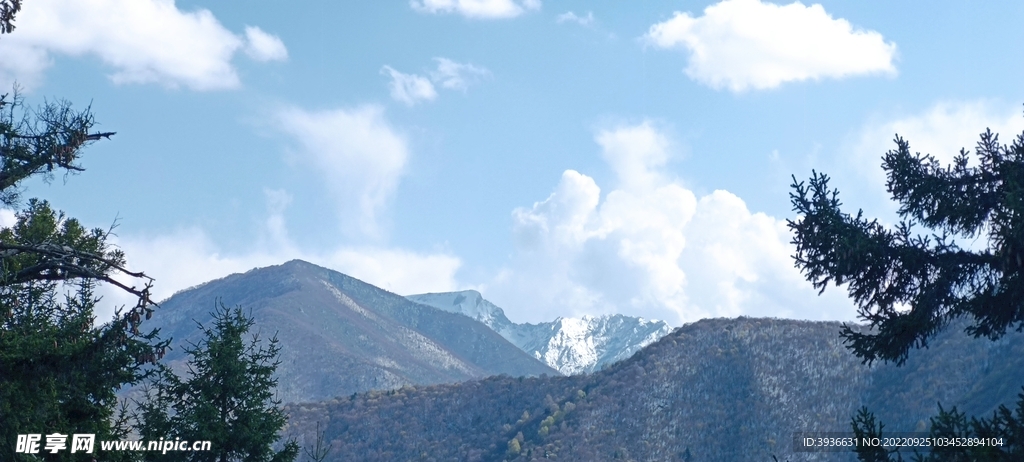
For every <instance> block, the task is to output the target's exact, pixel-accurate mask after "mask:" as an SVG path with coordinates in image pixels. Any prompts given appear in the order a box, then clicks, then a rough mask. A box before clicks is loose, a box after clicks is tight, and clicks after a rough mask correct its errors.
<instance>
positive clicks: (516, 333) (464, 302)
mask: <svg viewBox="0 0 1024 462" xmlns="http://www.w3.org/2000/svg"><path fill="white" fill-rule="evenodd" d="M406 298H407V299H409V300H411V301H413V302H416V303H420V304H423V305H428V306H432V307H435V308H439V309H442V310H445V311H449V312H452V313H459V314H463V315H465V316H468V317H470V318H473V319H475V320H477V321H480V322H481V323H483V324H485V325H487V326H488V327H490V328H491V329H493V330H494V331H495V332H497V333H498V334H499V335H501V336H502V337H505V339H506V340H508V341H509V342H510V343H512V344H513V345H515V346H517V347H519V348H520V349H522V350H523V351H525V352H527V353H529V354H531V355H533V356H534V357H535V358H537V359H539V360H541V361H542V362H544V363H545V364H547V365H548V366H550V367H552V368H554V369H556V370H558V371H559V372H561V373H563V374H565V375H575V374H581V373H587V372H593V371H595V370H600V369H601V368H603V367H604V366H607V365H610V364H613V363H615V362H617V361H621V360H623V359H626V358H629V357H630V356H632V355H633V353H636V352H637V351H638V350H640V349H641V348H643V347H645V346H647V345H649V344H651V343H653V342H654V341H656V340H658V339H660V338H661V337H663V336H665V335H667V334H668V333H669V332H671V331H672V327H671V326H669V325H668V324H667V323H665V322H664V321H658V320H646V319H643V318H635V317H632V316H624V315H621V314H616V315H604V316H583V317H581V318H562V317H559V318H556V319H555V320H554V321H551V322H542V323H539V324H517V323H514V322H512V321H510V320H509V319H508V318H507V317H506V316H505V311H504V310H502V309H501V308H499V307H498V306H496V305H494V304H493V303H491V302H489V301H487V300H485V299H484V298H483V296H481V295H480V293H479V292H477V291H475V290H465V291H461V292H444V293H435V294H418V295H409V296H408V297H406Z"/></svg>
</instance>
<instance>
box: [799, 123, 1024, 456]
mask: <svg viewBox="0 0 1024 462" xmlns="http://www.w3.org/2000/svg"><path fill="white" fill-rule="evenodd" d="M894 141H895V143H896V149H894V150H891V151H889V152H887V153H886V154H885V156H884V157H883V163H882V168H883V169H884V170H885V173H886V177H887V182H886V187H887V189H888V192H889V194H890V195H891V197H892V199H893V200H895V201H897V202H898V203H899V204H900V207H899V210H898V213H899V216H900V218H901V221H900V223H899V224H897V225H896V227H895V229H887V228H885V227H884V226H883V225H881V224H880V223H879V222H878V220H870V221H869V220H868V219H866V218H864V217H863V213H862V212H860V211H858V212H857V214H856V215H855V216H851V215H849V214H846V213H843V212H842V211H841V210H840V206H841V205H842V204H841V202H840V201H839V192H838V191H837V190H835V189H830V188H829V185H828V181H829V178H828V176H826V175H824V174H819V173H817V172H814V173H813V174H812V176H811V178H810V180H809V181H808V182H807V183H804V182H797V181H796V179H795V178H794V179H793V184H792V188H793V190H794V191H793V192H792V193H791V194H790V198H791V201H792V204H793V208H794V210H795V211H796V212H797V213H798V215H799V217H798V218H797V219H796V220H792V221H789V227H790V229H791V230H792V231H793V233H794V239H793V243H794V244H795V245H796V249H797V251H796V255H795V256H794V258H795V260H796V265H797V267H799V268H800V269H801V270H802V271H803V272H804V274H805V276H806V277H807V279H808V280H809V281H810V282H812V283H813V284H814V287H815V288H818V289H820V290H821V291H824V290H825V288H826V287H827V285H828V284H829V283H830V282H831V283H834V284H835V285H837V286H839V285H842V284H846V285H847V290H848V292H849V294H850V297H851V298H852V299H853V301H854V302H855V303H856V304H857V307H858V313H859V315H860V316H861V318H862V319H864V320H865V321H867V322H868V323H869V324H870V326H871V328H872V329H871V330H869V331H865V330H862V329H855V328H852V327H850V326H844V329H843V330H842V332H841V335H842V336H843V338H844V339H845V341H846V344H847V347H848V348H850V349H851V350H852V351H853V352H854V353H855V354H856V355H857V356H858V357H859V358H861V359H862V360H863V361H864V362H866V363H868V364H870V363H872V362H873V361H875V360H882V361H883V362H890V361H892V362H895V363H896V364H897V365H901V364H903V363H904V361H906V359H907V355H908V353H909V351H910V350H911V349H914V348H921V347H927V346H928V341H929V340H930V339H932V338H933V337H934V336H935V335H936V334H937V333H938V332H939V331H941V330H942V329H943V328H945V327H946V326H947V325H949V323H951V322H952V321H954V320H959V319H963V320H966V321H967V322H968V324H967V327H966V332H967V333H968V334H970V335H972V336H974V337H975V338H979V337H985V338H988V339H991V340H997V339H999V338H1001V337H1002V336H1003V335H1005V334H1006V332H1007V331H1008V330H1017V331H1021V330H1022V329H1024V134H1022V135H1020V136H1018V137H1017V138H1016V139H1015V140H1014V141H1013V142H1012V143H1011V144H1009V145H1006V144H1000V142H999V137H998V135H996V134H993V133H992V132H991V131H989V130H986V131H985V132H984V133H982V134H981V140H980V141H979V142H978V144H977V148H976V150H975V154H976V157H977V162H976V164H974V165H972V164H971V163H970V162H969V160H970V156H969V153H968V152H967V151H965V150H963V149H961V150H960V153H959V154H958V155H957V156H955V158H954V160H953V163H952V165H948V166H943V165H941V164H940V163H939V161H938V160H937V159H936V158H935V157H933V156H931V155H921V154H911V151H910V144H909V143H908V142H907V141H906V140H904V139H903V138H901V137H899V136H898V135H897V136H896V138H895V140H894ZM921 227H923V228H926V229H927V230H928V234H929V235H922V234H921V233H920V232H919V229H920V228H921ZM957 238H960V239H972V240H976V241H977V242H982V243H985V244H987V245H986V246H985V247H984V248H983V249H981V250H968V249H965V248H963V247H960V246H959V245H958V244H957V243H956V239H957ZM1020 398H1021V401H1020V403H1019V404H1018V409H1017V412H1016V413H1014V412H1012V411H1010V409H1008V408H1006V407H1000V408H999V409H998V410H997V411H996V413H995V414H994V415H993V416H992V417H991V418H989V419H986V418H981V419H974V418H972V419H970V420H968V419H967V418H966V416H964V415H963V414H962V413H958V412H957V410H956V408H953V409H951V410H949V411H946V410H944V409H942V408H941V407H940V409H939V414H938V416H937V417H934V418H932V419H931V434H932V436H946V437H949V436H956V437H989V436H996V437H1002V438H1003V440H1002V441H1003V442H1004V443H1005V446H1003V447H1000V448H971V449H969V450H968V449H964V450H962V451H961V450H954V451H952V452H950V451H941V450H940V451H933V452H932V453H930V454H929V455H928V456H927V457H924V456H922V459H921V460H933V461H940V460H941V461H946V460H957V461H961V460H962V461H975V460H978V461H980V460H993V461H995V460H1024V430H1022V423H1024V394H1022V395H1021V396H1020ZM853 427H854V431H855V433H856V434H857V435H858V436H879V435H881V433H882V429H883V425H882V423H881V422H878V421H876V420H875V418H874V416H873V415H872V414H871V413H870V412H869V411H868V410H866V409H864V410H862V411H861V413H859V414H858V415H857V416H856V417H854V419H853ZM858 455H859V457H860V458H861V460H864V461H869V460H870V461H876V460H878V461H887V460H902V459H900V456H899V455H898V454H889V453H887V452H886V451H879V450H876V449H865V450H864V451H862V452H861V453H859V454H858Z"/></svg>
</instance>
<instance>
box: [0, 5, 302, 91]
mask: <svg viewBox="0 0 1024 462" xmlns="http://www.w3.org/2000/svg"><path fill="white" fill-rule="evenodd" d="M246 36H247V40H245V39H243V37H240V36H238V35H236V34H234V33H232V32H231V31H229V30H227V29H225V28H224V26H222V25H221V24H220V22H219V21H217V18H215V17H214V15H213V13H211V12H210V11H209V10H205V9H198V10H195V11H192V12H183V11H181V10H179V9H178V8H177V6H175V4H174V1H173V0H71V1H69V0H36V1H33V2H32V6H31V8H26V9H25V10H24V11H23V12H22V13H21V14H20V15H19V16H18V29H17V32H16V33H14V34H10V35H6V36H4V38H3V40H0V56H4V57H5V59H3V60H0V84H2V85H4V86H10V84H11V82H12V81H14V80H18V82H19V83H21V84H23V85H24V86H25V87H26V88H29V89H30V88H32V87H34V86H37V85H38V84H39V82H40V81H41V79H42V77H43V74H44V72H45V70H46V69H47V68H48V67H50V66H51V65H52V63H53V57H52V56H53V55H67V56H94V57H97V58H99V59H100V60H101V61H102V62H103V63H104V64H106V65H107V66H109V67H111V68H112V69H113V72H112V73H111V74H110V78H111V80H113V81H114V82H115V83H119V84H123V83H158V84H162V85H166V86H169V87H178V86H186V87H188V88H191V89H194V90H219V89H228V88H235V87H238V85H239V79H238V74H237V73H236V72H235V69H234V67H232V65H231V59H232V57H233V56H234V55H235V53H236V52H237V51H239V50H240V49H242V48H243V46H244V47H245V48H246V51H247V52H248V53H249V54H250V55H252V56H254V58H255V59H257V60H261V61H265V60H273V59H283V58H284V57H285V56H286V55H287V51H286V50H285V49H284V45H283V44H282V43H281V41H280V39H278V38H277V37H275V36H272V35H269V34H266V33H265V32H263V31H260V30H259V29H257V28H250V29H248V30H247V31H246Z"/></svg>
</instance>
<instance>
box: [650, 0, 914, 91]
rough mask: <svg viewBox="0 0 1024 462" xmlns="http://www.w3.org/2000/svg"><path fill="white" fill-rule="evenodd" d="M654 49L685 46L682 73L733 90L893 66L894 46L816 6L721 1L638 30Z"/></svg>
mask: <svg viewBox="0 0 1024 462" xmlns="http://www.w3.org/2000/svg"><path fill="white" fill-rule="evenodd" d="M644 37H645V39H646V41H647V42H648V43H650V44H652V45H654V46H656V47H659V48H684V49H686V50H687V51H689V54H690V60H689V65H688V66H687V67H686V74H687V75H688V76H689V77H690V78H691V79H693V80H696V81H698V82H700V83H703V84H705V85H708V86H710V87H712V88H715V89H721V88H728V89H729V90H731V91H733V92H742V91H745V90H748V89H767V88H775V87H778V86H779V85H781V84H783V83H785V82H792V81H803V80H814V79H821V78H826V77H830V78H842V77H848V76H854V75H864V74H890V75H893V74H895V73H896V67H895V65H894V64H893V60H894V59H895V55H896V45H895V44H893V43H891V42H886V41H885V39H884V38H883V37H882V35H881V34H880V33H878V32H875V31H871V30H861V29H856V28H854V27H853V25H851V24H850V22H849V21H847V20H845V19H841V18H840V19H835V18H833V17H832V16H831V15H830V14H828V13H827V12H826V11H825V8H823V7H822V6H821V5H818V4H815V5H811V6H805V5H803V4H802V3H800V2H795V3H791V4H789V5H784V6H780V5H775V4H772V3H763V2H761V1H760V0H724V1H722V2H719V3H716V4H714V5H711V6H708V7H707V8H705V9H704V15H703V16H700V17H696V18H695V17H693V16H691V15H690V14H689V13H682V12H676V13H675V15H674V16H673V17H672V18H671V19H668V20H667V21H664V22H660V23H657V24H654V25H653V26H651V28H650V30H649V31H648V33H647V34H646V35H645V36H644Z"/></svg>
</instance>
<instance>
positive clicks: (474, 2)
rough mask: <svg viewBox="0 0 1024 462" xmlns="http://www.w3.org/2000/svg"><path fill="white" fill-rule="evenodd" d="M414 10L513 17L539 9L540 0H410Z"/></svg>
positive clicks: (497, 17)
mask: <svg viewBox="0 0 1024 462" xmlns="http://www.w3.org/2000/svg"><path fill="white" fill-rule="evenodd" d="M409 5H411V6H412V8H413V9H414V10H416V11H419V12H421V13H431V14H452V13H454V14H459V15H462V16H464V17H467V18H471V19H504V18H514V17H516V16H519V15H521V14H523V13H524V12H526V11H530V10H539V9H540V0H412V1H410V2H409Z"/></svg>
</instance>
